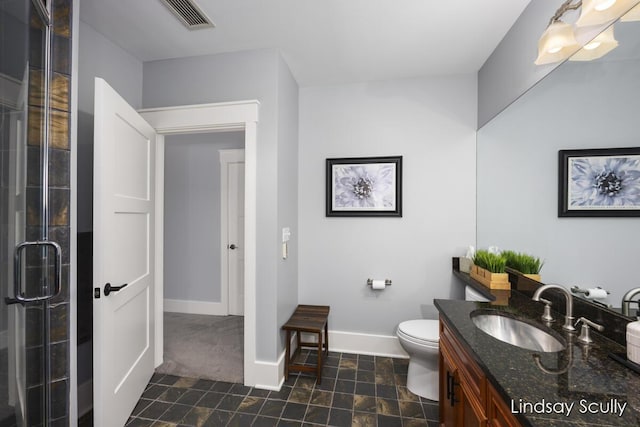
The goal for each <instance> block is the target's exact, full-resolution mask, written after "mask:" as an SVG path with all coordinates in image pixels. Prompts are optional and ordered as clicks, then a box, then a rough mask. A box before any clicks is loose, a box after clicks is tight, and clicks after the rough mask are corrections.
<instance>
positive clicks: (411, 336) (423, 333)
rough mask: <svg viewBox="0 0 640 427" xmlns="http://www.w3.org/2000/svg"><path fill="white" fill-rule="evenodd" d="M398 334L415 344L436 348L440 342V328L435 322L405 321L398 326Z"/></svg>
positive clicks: (425, 320)
mask: <svg viewBox="0 0 640 427" xmlns="http://www.w3.org/2000/svg"><path fill="white" fill-rule="evenodd" d="M398 334H399V335H402V336H403V338H405V339H408V340H410V341H413V342H415V343H417V344H420V345H425V346H430V347H437V346H438V342H439V340H440V326H439V324H438V321H437V320H429V319H418V320H407V321H405V322H402V323H400V324H399V325H398Z"/></svg>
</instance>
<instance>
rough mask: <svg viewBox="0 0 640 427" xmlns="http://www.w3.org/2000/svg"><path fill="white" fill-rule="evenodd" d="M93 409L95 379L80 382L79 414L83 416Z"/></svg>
mask: <svg viewBox="0 0 640 427" xmlns="http://www.w3.org/2000/svg"><path fill="white" fill-rule="evenodd" d="M91 409H93V381H92V380H88V381H85V382H83V383H82V384H78V416H79V417H80V416H82V415H84V414H86V413H87V412H89V411H90V410H91Z"/></svg>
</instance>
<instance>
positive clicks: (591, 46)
mask: <svg viewBox="0 0 640 427" xmlns="http://www.w3.org/2000/svg"><path fill="white" fill-rule="evenodd" d="M616 47H618V41H617V40H616V39H615V37H614V35H613V25H611V26H609V28H607V29H606V30H604V31H603V32H601V33H600V34H598V35H597V36H596V38H595V39H593V40H591V41H590V42H589V43H587V44H585V45H584V46H583V47H582V49H580V50H579V51H578V52H576V53H575V54H573V55H571V58H569V61H591V60H594V59H598V58H602V57H603V56H605V55H606V54H607V53H609V52H611V51H612V50H613V49H615V48H616Z"/></svg>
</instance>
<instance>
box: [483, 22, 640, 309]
mask: <svg viewBox="0 0 640 427" xmlns="http://www.w3.org/2000/svg"><path fill="white" fill-rule="evenodd" d="M623 25H625V24H623ZM626 25H628V24H626ZM620 29H622V27H620ZM625 41H628V42H630V43H631V45H632V46H637V36H635V38H632V39H621V42H620V45H621V46H620V49H619V50H621V49H623V48H624V47H625V46H626V47H629V44H628V43H627V44H626V45H625ZM613 54H615V52H613ZM638 75H640V66H639V64H638V62H637V61H635V62H634V61H629V60H618V61H614V62H601V61H596V62H591V63H574V62H567V63H565V64H563V65H562V66H561V67H560V68H558V69H556V70H555V71H554V72H553V73H552V74H551V75H550V76H549V77H547V78H546V79H544V80H543V81H542V82H540V83H539V84H538V85H537V86H536V87H535V88H534V89H533V90H531V91H530V92H528V93H527V94H526V95H525V96H524V97H522V98H521V99H519V100H518V101H517V102H516V103H514V104H513V105H511V106H510V107H509V108H508V109H507V110H505V111H503V112H502V113H501V114H500V115H499V116H498V117H496V118H495V119H494V120H492V121H491V122H490V123H489V124H488V125H487V126H485V127H483V128H482V129H481V130H480V131H479V133H478V246H479V247H487V246H489V245H497V246H499V247H501V248H504V249H514V250H519V251H526V252H530V253H532V254H535V255H536V256H539V257H541V258H543V259H544V260H545V266H544V268H543V270H542V279H543V281H544V282H555V283H561V284H563V285H565V286H566V287H571V286H573V285H579V286H581V287H587V288H589V287H595V286H602V287H603V288H605V289H608V290H610V291H612V293H611V296H610V298H609V301H610V302H611V303H612V304H614V305H615V306H620V300H621V297H622V295H623V293H624V292H625V291H626V290H628V289H629V288H631V287H634V286H638V282H637V280H635V279H634V278H635V277H636V276H637V272H636V271H637V259H638V254H640V224H638V222H639V220H638V218H558V216H557V206H558V205H557V203H558V195H557V190H556V189H557V185H558V184H557V182H558V181H557V179H558V171H557V168H558V160H557V158H558V150H560V149H577V148H607V147H629V146H635V147H637V146H638V140H639V139H640V131H639V130H638V111H640V97H639V96H638V94H640V80H639V79H638Z"/></svg>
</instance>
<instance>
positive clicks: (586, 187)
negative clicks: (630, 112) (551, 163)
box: [558, 147, 640, 217]
mask: <svg viewBox="0 0 640 427" xmlns="http://www.w3.org/2000/svg"><path fill="white" fill-rule="evenodd" d="M558 159H559V161H558V163H559V170H558V177H559V180H558V181H559V182H558V216H559V217H580V216H582V217H593V216H599V217H623V216H627V217H628V216H640V147H630V148H601V149H589V150H560V151H559V152H558Z"/></svg>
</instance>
